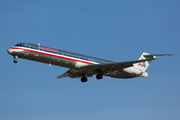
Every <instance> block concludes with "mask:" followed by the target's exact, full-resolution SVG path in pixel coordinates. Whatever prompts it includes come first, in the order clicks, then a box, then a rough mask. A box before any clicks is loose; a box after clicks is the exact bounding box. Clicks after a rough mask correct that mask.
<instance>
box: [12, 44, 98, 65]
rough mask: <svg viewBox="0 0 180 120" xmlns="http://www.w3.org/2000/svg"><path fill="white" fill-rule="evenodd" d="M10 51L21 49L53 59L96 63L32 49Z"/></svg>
mask: <svg viewBox="0 0 180 120" xmlns="http://www.w3.org/2000/svg"><path fill="white" fill-rule="evenodd" d="M10 49H20V50H24V51H28V52H33V53H39V54H43V55H48V56H52V57H58V58H62V59H66V60H72V61H77V62H82V63H86V64H95V63H91V62H87V61H82V60H77V59H74V58H68V57H64V56H60V55H54V54H53V53H44V52H42V51H38V50H31V49H27V48H19V47H11V48H10Z"/></svg>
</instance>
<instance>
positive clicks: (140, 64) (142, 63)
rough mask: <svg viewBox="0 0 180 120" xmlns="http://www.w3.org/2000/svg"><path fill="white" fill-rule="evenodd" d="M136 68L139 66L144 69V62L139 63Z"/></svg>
mask: <svg viewBox="0 0 180 120" xmlns="http://www.w3.org/2000/svg"><path fill="white" fill-rule="evenodd" d="M138 66H141V67H145V68H146V65H145V62H140V63H139V64H138Z"/></svg>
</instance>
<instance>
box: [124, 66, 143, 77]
mask: <svg viewBox="0 0 180 120" xmlns="http://www.w3.org/2000/svg"><path fill="white" fill-rule="evenodd" d="M123 71H124V72H127V73H130V74H134V75H142V73H143V72H142V71H141V70H139V69H137V68H134V67H129V68H125V69H123Z"/></svg>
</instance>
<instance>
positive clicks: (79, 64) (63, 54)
mask: <svg viewBox="0 0 180 120" xmlns="http://www.w3.org/2000/svg"><path fill="white" fill-rule="evenodd" d="M7 52H8V53H9V54H10V55H12V56H13V58H14V59H15V60H14V63H17V58H23V59H27V60H32V61H37V62H42V63H47V64H49V65H50V66H51V65H56V66H61V67H66V68H69V70H68V71H67V72H65V73H64V74H62V75H60V76H58V77H57V78H59V79H60V78H63V77H70V78H81V82H83V83H84V82H87V77H92V76H93V75H96V78H97V79H98V80H99V79H102V78H103V76H107V77H112V78H122V79H128V78H135V77H148V73H147V72H146V69H147V68H148V67H149V65H150V63H151V61H152V60H155V59H156V56H171V55H174V54H149V53H146V52H143V53H142V54H141V56H140V58H139V59H138V60H134V61H125V62H112V61H108V60H103V59H99V58H95V57H90V56H85V55H80V54H76V53H72V52H67V51H63V50H59V49H54V48H50V47H45V46H41V45H40V44H38V45H35V44H31V43H19V44H16V45H15V46H13V47H10V48H9V49H8V50H7Z"/></svg>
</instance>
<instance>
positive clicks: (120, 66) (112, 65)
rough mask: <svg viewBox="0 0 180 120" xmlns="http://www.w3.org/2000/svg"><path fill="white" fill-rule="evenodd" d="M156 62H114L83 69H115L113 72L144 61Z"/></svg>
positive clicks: (88, 66)
mask: <svg viewBox="0 0 180 120" xmlns="http://www.w3.org/2000/svg"><path fill="white" fill-rule="evenodd" d="M151 60H155V59H154V58H152V59H145V60H135V61H128V62H117V63H116V62H113V63H106V64H93V65H87V66H83V67H81V68H86V69H93V70H98V69H114V70H113V71H115V70H117V69H123V68H127V67H132V66H133V64H134V63H139V62H144V61H151Z"/></svg>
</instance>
